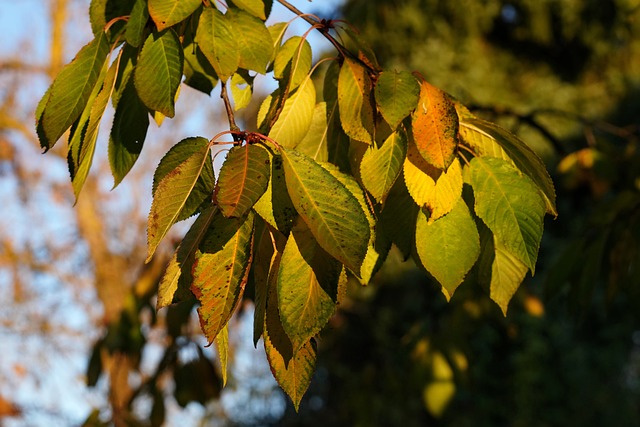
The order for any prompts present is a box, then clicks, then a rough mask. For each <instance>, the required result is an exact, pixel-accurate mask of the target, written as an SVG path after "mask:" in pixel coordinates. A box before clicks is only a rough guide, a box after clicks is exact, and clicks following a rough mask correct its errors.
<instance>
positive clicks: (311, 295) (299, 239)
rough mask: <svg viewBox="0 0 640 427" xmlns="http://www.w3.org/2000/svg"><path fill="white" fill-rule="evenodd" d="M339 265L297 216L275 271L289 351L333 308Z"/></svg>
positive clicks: (323, 321)
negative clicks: (290, 345) (278, 266)
mask: <svg viewBox="0 0 640 427" xmlns="http://www.w3.org/2000/svg"><path fill="white" fill-rule="evenodd" d="M341 270H342V265H341V264H340V263H339V262H338V261H336V260H335V259H334V258H332V257H330V256H329V254H327V253H326V252H325V251H324V250H323V249H322V248H321V247H320V246H319V245H318V243H317V242H316V240H315V239H314V237H313V234H311V231H310V230H309V228H308V227H307V225H306V224H305V223H304V222H303V221H302V220H300V219H298V221H297V223H296V225H294V227H293V229H292V230H291V233H290V234H289V239H288V240H287V244H286V246H285V248H284V252H283V254H282V259H281V260H280V268H279V271H278V308H279V312H280V319H281V321H282V326H283V328H284V330H285V332H286V333H287V336H288V337H289V339H290V340H291V344H292V346H293V352H294V353H297V352H298V350H299V349H300V348H301V347H302V346H303V345H304V344H305V343H307V342H308V341H309V340H310V339H311V338H312V337H314V336H315V335H316V334H318V332H320V330H321V329H322V328H323V327H324V325H325V324H326V323H327V322H328V321H329V318H330V317H331V315H332V314H333V312H334V311H335V307H336V303H337V298H338V280H339V277H340V271H341Z"/></svg>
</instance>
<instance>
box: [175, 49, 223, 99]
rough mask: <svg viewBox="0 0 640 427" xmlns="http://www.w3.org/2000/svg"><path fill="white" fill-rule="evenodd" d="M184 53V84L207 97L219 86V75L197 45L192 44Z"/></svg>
mask: <svg viewBox="0 0 640 427" xmlns="http://www.w3.org/2000/svg"><path fill="white" fill-rule="evenodd" d="M183 52H184V83H185V84H186V85H187V86H191V87H192V88H194V89H196V90H199V91H200V92H202V93H206V94H207V95H210V94H211V91H212V90H213V88H214V87H216V85H217V84H218V75H217V74H216V71H215V70H214V69H213V66H212V65H211V63H210V62H209V60H208V59H207V57H206V56H204V53H202V50H201V49H200V47H199V46H198V45H197V44H196V43H190V44H188V45H186V46H185V47H184V49H183Z"/></svg>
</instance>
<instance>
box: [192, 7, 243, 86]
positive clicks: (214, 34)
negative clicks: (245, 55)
mask: <svg viewBox="0 0 640 427" xmlns="http://www.w3.org/2000/svg"><path fill="white" fill-rule="evenodd" d="M235 31H236V29H235V28H234V26H233V22H232V21H231V18H230V16H229V15H228V14H227V15H223V14H222V13H221V12H220V11H219V10H218V9H216V8H215V7H207V8H205V9H204V10H203V11H202V15H200V21H199V22H198V29H197V30H196V38H195V41H196V43H197V44H198V47H199V48H200V49H202V53H203V54H204V56H205V57H206V58H207V59H208V60H209V63H210V64H211V65H212V66H213V69H214V70H215V71H216V74H217V75H218V77H219V78H220V80H222V81H227V80H228V79H229V77H231V76H232V75H233V73H235V72H236V70H237V69H238V64H239V63H240V51H239V49H238V43H237V39H236V34H235Z"/></svg>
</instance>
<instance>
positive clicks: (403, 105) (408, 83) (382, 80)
mask: <svg viewBox="0 0 640 427" xmlns="http://www.w3.org/2000/svg"><path fill="white" fill-rule="evenodd" d="M375 95H376V104H377V106H378V109H379V110H380V114H382V117H383V118H384V119H385V120H386V121H387V123H389V126H391V129H395V128H396V127H398V125H399V124H400V122H402V120H404V118H405V117H407V116H408V115H409V114H411V112H412V111H413V110H414V109H415V108H416V105H417V104H418V99H419V96H420V85H419V84H418V81H417V80H416V78H415V77H413V75H412V74H411V73H409V72H406V71H400V72H397V71H383V72H382V73H380V75H379V76H378V80H377V81H376V87H375Z"/></svg>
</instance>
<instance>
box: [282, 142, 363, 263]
mask: <svg viewBox="0 0 640 427" xmlns="http://www.w3.org/2000/svg"><path fill="white" fill-rule="evenodd" d="M281 153H282V159H283V165H284V173H285V180H286V184H287V191H288V192H289V196H290V197H291V201H292V203H293V205H294V206H295V208H296V211H297V212H298V213H299V214H300V216H301V217H302V218H303V219H304V221H305V222H306V223H307V225H308V226H309V228H310V229H311V232H312V233H313V235H314V237H315V238H316V240H317V241H318V243H319V244H320V246H321V247H322V248H323V249H324V250H325V251H327V252H328V253H329V254H330V255H331V256H333V257H334V258H336V259H337V260H339V261H341V262H342V263H343V264H345V265H346V266H347V267H348V268H350V269H351V270H352V271H355V272H358V271H360V266H361V264H362V261H363V260H364V257H365V255H366V252H367V244H368V242H369V236H370V232H369V224H368V222H367V217H366V216H365V214H364V212H363V210H362V208H361V207H360V204H359V203H358V200H357V199H356V198H355V197H354V196H353V194H351V192H349V190H347V188H346V187H345V186H344V185H343V184H342V183H341V182H340V181H339V180H338V179H336V178H335V177H333V176H332V175H331V174H330V173H329V172H328V171H327V170H326V169H325V168H323V167H322V166H321V165H320V164H318V163H317V162H316V161H314V160H312V159H311V158H309V157H307V156H305V155H303V154H300V153H297V152H295V151H289V150H285V149H282V150H281Z"/></svg>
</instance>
